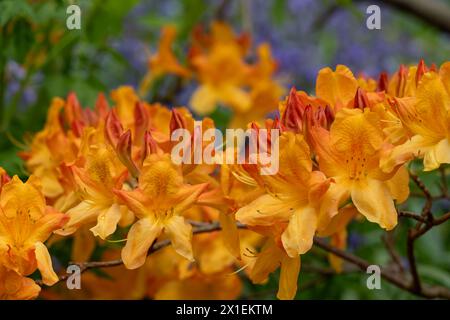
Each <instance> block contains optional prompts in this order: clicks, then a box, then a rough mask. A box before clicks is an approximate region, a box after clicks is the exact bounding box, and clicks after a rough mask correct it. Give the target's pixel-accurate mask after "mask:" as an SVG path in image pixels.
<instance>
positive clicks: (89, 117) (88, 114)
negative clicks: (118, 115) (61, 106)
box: [83, 108, 98, 126]
mask: <svg viewBox="0 0 450 320" xmlns="http://www.w3.org/2000/svg"><path fill="white" fill-rule="evenodd" d="M83 111H84V112H83V115H84V117H83V118H84V119H86V121H87V124H88V125H91V126H94V125H96V124H97V122H98V115H97V114H96V113H95V112H94V111H92V109H90V108H87V109H85V110H83Z"/></svg>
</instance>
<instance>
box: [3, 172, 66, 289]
mask: <svg viewBox="0 0 450 320" xmlns="http://www.w3.org/2000/svg"><path fill="white" fill-rule="evenodd" d="M66 221H67V217H66V215H64V214H62V213H59V212H56V211H54V209H52V208H50V207H46V205H45V199H44V195H43V194H42V187H41V184H40V181H39V179H38V178H36V177H35V176H31V177H30V178H29V179H28V181H27V182H26V183H23V182H22V181H20V179H19V178H18V177H17V176H14V177H13V178H12V180H11V181H10V182H8V183H7V184H5V185H4V186H3V188H2V191H1V194H0V262H1V263H2V264H3V265H4V266H5V267H6V268H8V269H11V270H14V271H15V272H17V273H19V274H21V275H29V274H31V273H33V272H34V271H35V270H36V268H38V269H39V271H40V272H41V274H42V279H43V281H44V283H45V284H47V285H52V284H53V283H55V282H56V281H57V280H58V277H57V275H56V274H55V272H54V271H53V268H52V262H51V258H50V254H49V252H48V250H47V248H46V246H45V245H44V243H43V242H44V241H45V240H47V238H48V237H49V236H50V234H51V233H52V231H54V230H56V229H58V228H60V227H61V226H62V225H63V224H64V223H66Z"/></svg>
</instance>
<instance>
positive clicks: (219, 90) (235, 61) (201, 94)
mask: <svg viewBox="0 0 450 320" xmlns="http://www.w3.org/2000/svg"><path fill="white" fill-rule="evenodd" d="M211 33H212V35H211V37H207V38H208V41H207V47H206V48H201V47H196V46H195V45H194V47H193V48H192V49H191V55H190V62H191V64H192V65H193V67H194V69H195V70H196V72H197V74H198V79H199V81H200V86H199V87H198V88H197V89H196V91H195V92H194V93H193V95H192V97H191V101H190V105H191V106H192V108H193V109H194V110H195V111H196V112H197V113H199V114H207V113H211V112H212V111H214V109H215V108H216V105H217V104H218V103H223V104H225V105H227V106H230V107H232V108H233V109H235V110H237V111H240V112H244V111H246V110H248V109H249V108H250V96H249V94H248V92H246V91H245V90H244V89H243V88H242V87H243V85H245V79H246V76H247V73H248V71H249V69H248V68H249V66H248V65H247V64H246V63H245V61H244V54H245V51H243V46H242V43H241V42H240V41H239V38H237V37H235V36H234V34H233V32H232V30H231V28H230V26H228V25H226V24H223V23H213V24H212V27H211ZM203 44H205V43H203ZM203 49H205V50H203Z"/></svg>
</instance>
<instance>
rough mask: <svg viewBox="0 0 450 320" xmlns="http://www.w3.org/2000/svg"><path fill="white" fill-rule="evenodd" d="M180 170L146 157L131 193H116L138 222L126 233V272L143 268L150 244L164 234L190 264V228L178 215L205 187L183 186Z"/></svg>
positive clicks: (163, 160)
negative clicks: (137, 184)
mask: <svg viewBox="0 0 450 320" xmlns="http://www.w3.org/2000/svg"><path fill="white" fill-rule="evenodd" d="M180 169H181V168H180V167H179V166H176V165H174V164H173V163H172V161H171V159H170V156H169V155H168V154H164V155H157V154H151V155H149V156H148V157H147V159H146V160H145V162H144V165H143V167H142V172H141V174H140V176H139V187H138V188H137V189H135V190H133V191H122V190H115V193H116V194H117V196H118V197H119V198H120V199H121V200H122V201H123V203H124V204H125V205H127V206H128V208H129V209H130V210H131V211H132V212H134V214H135V215H136V216H137V217H138V218H139V220H138V221H137V222H136V223H134V224H133V225H132V227H131V229H130V231H129V233H128V239H127V243H126V245H125V247H124V248H123V250H122V259H123V261H124V264H125V266H126V267H127V268H129V269H135V268H138V267H140V266H142V265H143V264H144V262H145V258H146V256H147V251H148V249H149V248H150V246H151V245H152V243H153V241H154V240H155V239H156V238H157V237H159V236H160V235H161V233H162V232H164V234H166V235H167V236H168V237H169V238H170V239H171V241H172V245H173V246H174V248H175V250H176V251H177V253H179V254H180V255H182V256H183V257H185V258H187V259H188V260H193V254H192V244H191V237H192V227H191V225H190V224H188V223H186V222H185V220H184V218H183V217H182V216H181V215H180V214H182V213H183V211H184V210H185V209H187V208H189V207H190V206H191V205H193V204H194V203H195V201H196V200H197V198H198V196H199V195H200V194H201V193H202V192H203V191H204V190H205V188H206V187H207V184H200V185H186V184H184V183H183V176H182V175H181V171H180Z"/></svg>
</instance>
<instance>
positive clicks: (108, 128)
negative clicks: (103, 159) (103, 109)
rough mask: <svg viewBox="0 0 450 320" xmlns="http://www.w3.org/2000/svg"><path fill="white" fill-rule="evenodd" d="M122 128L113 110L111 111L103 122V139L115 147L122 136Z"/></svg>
mask: <svg viewBox="0 0 450 320" xmlns="http://www.w3.org/2000/svg"><path fill="white" fill-rule="evenodd" d="M122 132H123V127H122V124H121V123H120V120H119V118H118V117H117V115H116V113H115V111H114V110H111V111H110V112H109V113H108V115H107V116H106V121H105V138H106V140H107V141H108V142H109V143H110V144H111V145H112V146H113V147H115V146H116V145H117V142H118V141H119V138H120V136H121V135H122Z"/></svg>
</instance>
